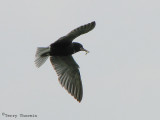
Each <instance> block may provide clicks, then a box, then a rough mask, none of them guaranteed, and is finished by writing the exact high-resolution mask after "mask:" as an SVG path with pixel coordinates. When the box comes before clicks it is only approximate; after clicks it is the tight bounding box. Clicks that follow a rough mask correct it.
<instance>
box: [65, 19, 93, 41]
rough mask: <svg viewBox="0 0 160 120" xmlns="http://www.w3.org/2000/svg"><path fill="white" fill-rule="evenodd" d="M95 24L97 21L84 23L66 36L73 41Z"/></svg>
mask: <svg viewBox="0 0 160 120" xmlns="http://www.w3.org/2000/svg"><path fill="white" fill-rule="evenodd" d="M95 26H96V22H95V21H93V22H91V23H88V24H86V25H82V26H80V27H78V28H76V29H74V30H72V31H71V32H70V33H68V34H67V35H66V38H67V39H68V40H70V41H73V40H74V39H75V38H76V37H78V36H80V35H82V34H85V33H88V32H89V31H91V30H92V29H93V28H94V27H95Z"/></svg>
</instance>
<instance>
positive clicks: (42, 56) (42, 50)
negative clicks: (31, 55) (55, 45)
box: [34, 47, 50, 68]
mask: <svg viewBox="0 0 160 120" xmlns="http://www.w3.org/2000/svg"><path fill="white" fill-rule="evenodd" d="M49 52H50V47H38V48H37V51H36V55H35V57H36V60H35V61H34V62H35V64H36V67H38V68H39V67H41V66H42V65H43V64H44V63H45V62H46V60H47V58H48V57H49Z"/></svg>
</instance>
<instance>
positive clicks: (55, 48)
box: [50, 39, 74, 56]
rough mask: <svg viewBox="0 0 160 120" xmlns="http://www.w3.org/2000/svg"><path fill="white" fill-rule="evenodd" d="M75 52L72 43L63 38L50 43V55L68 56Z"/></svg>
mask: <svg viewBox="0 0 160 120" xmlns="http://www.w3.org/2000/svg"><path fill="white" fill-rule="evenodd" d="M73 53H74V50H73V45H72V43H67V42H65V41H63V39H59V40H58V41H56V42H54V43H52V44H51V45H50V56H68V55H72V54H73Z"/></svg>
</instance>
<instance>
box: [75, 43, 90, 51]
mask: <svg viewBox="0 0 160 120" xmlns="http://www.w3.org/2000/svg"><path fill="white" fill-rule="evenodd" d="M72 44H73V49H74V53H76V52H79V51H85V52H86V54H87V53H89V51H88V50H86V49H84V48H83V45H81V44H80V43H76V42H73V43H72Z"/></svg>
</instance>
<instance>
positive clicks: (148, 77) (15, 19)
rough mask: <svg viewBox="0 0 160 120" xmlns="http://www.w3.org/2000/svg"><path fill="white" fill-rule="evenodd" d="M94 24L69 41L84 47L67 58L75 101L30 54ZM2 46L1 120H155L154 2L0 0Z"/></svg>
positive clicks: (159, 6) (159, 102)
mask: <svg viewBox="0 0 160 120" xmlns="http://www.w3.org/2000/svg"><path fill="white" fill-rule="evenodd" d="M92 21H96V27H95V29H94V30H93V31H91V32H89V33H88V34H85V35H83V36H80V37H78V38H77V39H76V40H75V41H78V42H80V43H81V44H83V46H84V48H86V49H87V50H89V51H90V53H89V54H87V55H85V53H84V52H79V53H77V54H75V55H73V57H74V59H75V60H76V61H77V63H78V64H79V66H80V72H81V77H82V83H83V91H84V95H83V99H82V102H81V103H78V102H77V101H76V100H75V99H74V98H73V97H72V96H71V95H70V94H68V92H67V91H66V90H65V89H64V88H62V87H61V85H60V84H59V82H58V78H57V75H56V72H55V71H54V70H53V68H52V66H51V64H50V61H49V60H48V61H47V62H46V63H45V64H44V65H43V66H42V67H40V68H39V69H38V68H36V67H35V65H34V59H35V52H36V48H37V47H46V46H49V45H50V44H51V43H52V42H54V41H56V40H57V39H58V38H59V37H61V36H63V35H65V34H67V33H68V32H70V31H71V30H72V29H74V28H76V27H79V26H81V25H84V24H86V23H89V22H92ZM0 43H1V44H0V56H1V60H0V119H1V120H2V119H3V120H11V119H13V118H7V117H5V116H3V115H2V113H6V114H11V115H13V114H17V115H19V114H35V115H38V116H37V117H36V118H20V117H18V118H16V120H22V119H23V120H160V1H159V0H1V1H0Z"/></svg>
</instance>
